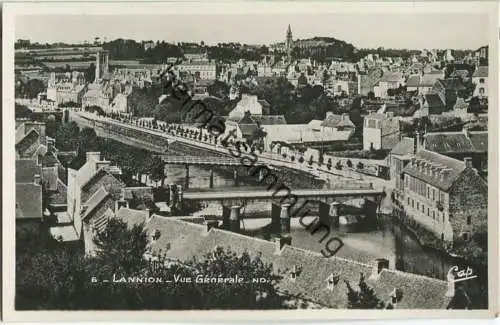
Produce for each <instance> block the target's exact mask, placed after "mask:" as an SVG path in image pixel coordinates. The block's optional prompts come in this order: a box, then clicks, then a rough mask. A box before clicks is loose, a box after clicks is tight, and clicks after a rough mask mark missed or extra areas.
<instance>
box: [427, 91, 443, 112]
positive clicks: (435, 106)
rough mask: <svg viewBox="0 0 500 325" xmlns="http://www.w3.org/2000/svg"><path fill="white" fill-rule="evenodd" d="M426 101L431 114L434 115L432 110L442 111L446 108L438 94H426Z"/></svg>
mask: <svg viewBox="0 0 500 325" xmlns="http://www.w3.org/2000/svg"><path fill="white" fill-rule="evenodd" d="M425 101H426V103H427V106H429V114H432V112H431V110H442V109H444V108H445V105H444V102H443V100H442V99H441V97H440V96H439V95H438V94H426V95H425Z"/></svg>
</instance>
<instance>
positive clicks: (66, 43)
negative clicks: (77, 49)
mask: <svg viewBox="0 0 500 325" xmlns="http://www.w3.org/2000/svg"><path fill="white" fill-rule="evenodd" d="M314 38H334V39H336V40H337V41H341V42H344V43H346V44H351V45H352V46H354V48H355V49H357V50H378V49H381V50H383V51H385V50H396V51H398V50H400V51H401V50H406V51H422V50H431V51H432V50H452V51H453V50H454V51H477V50H478V49H480V48H483V47H489V44H485V45H482V46H479V47H478V48H448V47H443V48H408V47H407V48H395V47H384V46H378V47H357V46H356V45H355V44H353V43H349V42H348V41H344V40H341V39H338V38H336V37H333V36H313V37H309V38H303V39H301V38H298V39H295V40H293V41H294V42H295V41H302V40H311V39H314ZM99 39H101V38H99ZM120 39H122V40H125V41H130V40H131V41H135V42H137V43H145V42H153V43H157V42H160V43H161V42H165V43H166V44H173V45H176V46H177V44H179V43H181V44H182V43H184V44H196V45H199V46H201V42H203V43H204V46H217V44H231V43H233V44H240V45H247V46H261V47H262V46H266V47H269V46H271V45H274V44H280V43H284V41H277V42H273V43H242V42H240V41H220V42H217V43H207V42H205V41H167V40H159V39H157V40H152V39H147V40H144V39H141V40H138V39H134V38H123V37H118V38H114V39H111V40H106V41H104V42H105V43H109V42H112V41H116V40H120ZM20 40H22V41H29V42H30V43H31V44H43V45H46V44H48V45H55V44H63V45H85V46H96V47H97V46H102V44H101V45H95V44H93V41H87V40H85V41H77V42H63V41H53V42H43V41H36V40H31V39H28V38H16V39H15V42H18V41H20Z"/></svg>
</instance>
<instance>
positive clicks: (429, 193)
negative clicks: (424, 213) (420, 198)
mask: <svg viewBox="0 0 500 325" xmlns="http://www.w3.org/2000/svg"><path fill="white" fill-rule="evenodd" d="M427 198H428V199H430V198H431V189H430V188H429V187H428V188H427Z"/></svg>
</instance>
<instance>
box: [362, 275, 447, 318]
mask: <svg viewBox="0 0 500 325" xmlns="http://www.w3.org/2000/svg"><path fill="white" fill-rule="evenodd" d="M367 282H368V284H370V285H371V286H372V287H373V289H374V290H375V292H376V293H377V294H379V295H381V298H385V299H387V293H389V292H391V291H392V290H394V289H395V288H398V289H401V290H402V291H403V299H401V301H400V302H399V303H398V304H397V309H413V308H415V306H418V308H420V309H444V308H446V306H447V304H448V302H449V298H446V297H445V295H446V291H447V284H446V282H444V281H441V280H438V279H434V278H430V277H425V276H420V275H416V274H411V273H405V272H401V271H396V270H387V269H384V270H383V271H382V272H381V273H380V276H379V278H378V280H377V281H370V280H368V281H367Z"/></svg>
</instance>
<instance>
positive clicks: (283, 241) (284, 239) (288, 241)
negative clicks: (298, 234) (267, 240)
mask: <svg viewBox="0 0 500 325" xmlns="http://www.w3.org/2000/svg"><path fill="white" fill-rule="evenodd" d="M274 242H275V244H276V253H279V252H281V250H282V249H283V247H285V245H288V246H291V245H292V237H291V236H287V235H284V236H280V237H276V238H275V239H274Z"/></svg>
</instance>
